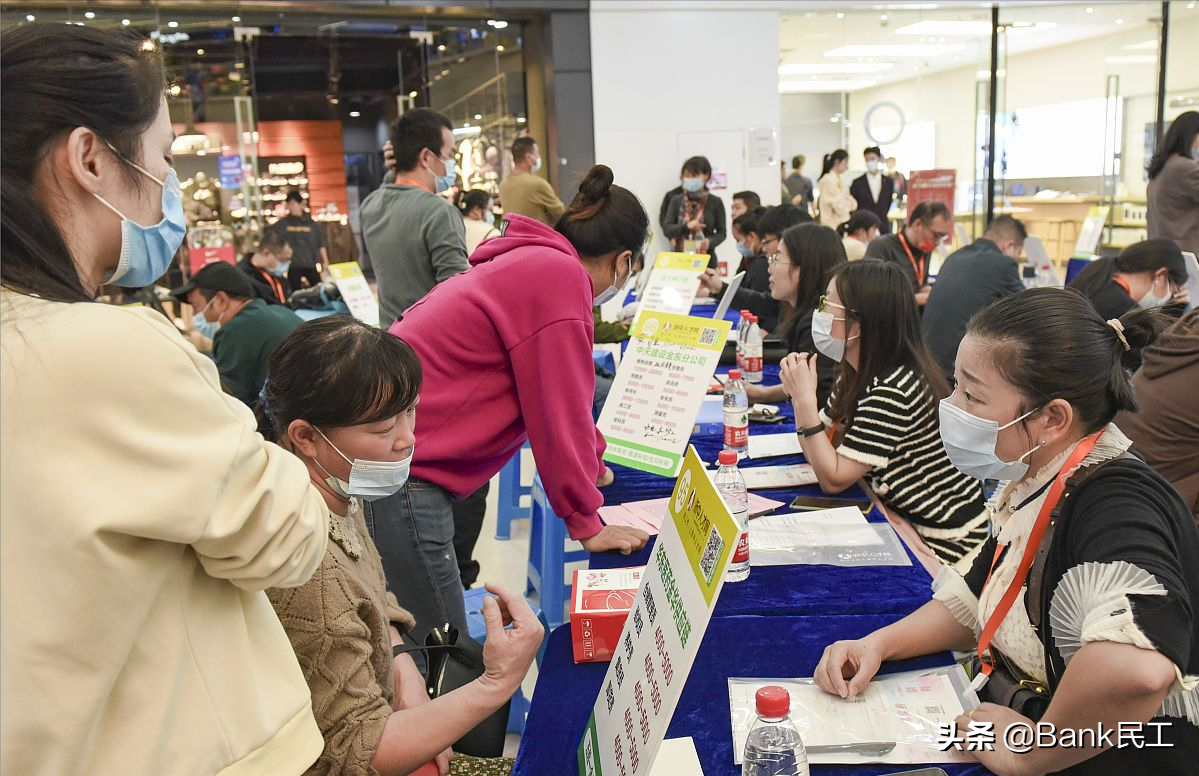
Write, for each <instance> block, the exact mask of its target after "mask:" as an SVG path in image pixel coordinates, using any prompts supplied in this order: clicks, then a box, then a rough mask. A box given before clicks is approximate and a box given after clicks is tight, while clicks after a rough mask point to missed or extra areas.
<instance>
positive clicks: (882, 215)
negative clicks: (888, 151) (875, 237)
mask: <svg viewBox="0 0 1199 776" xmlns="http://www.w3.org/2000/svg"><path fill="white" fill-rule="evenodd" d="M862 155H863V156H865V157H866V174H865V175H859V176H858V177H857V178H854V181H853V183H851V184H849V195H850V196H851V197H853V198H854V199H855V200H857V203H858V210H869V211H870V212H871V213H874V214H875V215H876V216H878V220H879V221H882V226H880V227H879V231H880V232H882V233H883V234H890V233H891V222H890V221H888V220H887V213H889V212H890V211H891V200H892V199H894V198H895V182H894V181H892V180H891V178H890V177H888V176H886V175H884V174H883V168H882V160H883V152H882V151H880V150H879V149H878V146H871V147H869V148H867V149H866V150H865V151H864V152H862Z"/></svg>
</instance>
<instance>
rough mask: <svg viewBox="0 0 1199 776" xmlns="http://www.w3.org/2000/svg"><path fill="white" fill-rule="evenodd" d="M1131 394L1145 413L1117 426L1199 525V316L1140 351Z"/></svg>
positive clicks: (1123, 418) (1122, 418)
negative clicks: (1180, 497) (1172, 489)
mask: <svg viewBox="0 0 1199 776" xmlns="http://www.w3.org/2000/svg"><path fill="white" fill-rule="evenodd" d="M1132 388H1133V391H1134V392H1135V394H1136V397H1137V404H1138V405H1140V408H1139V409H1138V410H1137V411H1136V412H1128V411H1121V412H1120V414H1119V415H1117V416H1116V425H1117V426H1119V427H1120V430H1121V431H1123V432H1124V433H1125V434H1127V435H1128V438H1129V439H1131V440H1132V444H1133V447H1134V449H1135V451H1136V452H1137V454H1139V455H1140V456H1142V457H1143V458H1144V459H1145V462H1146V463H1148V464H1149V465H1150V466H1152V467H1153V468H1154V469H1156V470H1157V472H1158V473H1159V474H1161V475H1162V476H1163V477H1165V478H1166V479H1167V480H1168V481H1169V482H1170V484H1171V485H1173V486H1174V489H1175V490H1177V491H1178V494H1179V495H1180V496H1182V500H1183V501H1184V502H1186V503H1187V504H1188V505H1189V506H1190V508H1191V513H1192V514H1194V515H1195V518H1196V519H1197V520H1199V455H1196V454H1195V453H1196V451H1199V394H1197V393H1196V388H1199V310H1191V311H1190V312H1189V313H1187V314H1186V315H1184V316H1183V317H1182V320H1180V321H1178V322H1177V323H1175V324H1174V325H1173V326H1171V327H1170V328H1169V329H1167V330H1166V331H1164V332H1162V335H1161V336H1160V337H1158V339H1157V341H1156V342H1154V343H1153V344H1152V345H1150V346H1149V347H1147V348H1145V349H1144V350H1142V351H1141V368H1140V369H1139V370H1137V373H1136V374H1134V375H1133V376H1132Z"/></svg>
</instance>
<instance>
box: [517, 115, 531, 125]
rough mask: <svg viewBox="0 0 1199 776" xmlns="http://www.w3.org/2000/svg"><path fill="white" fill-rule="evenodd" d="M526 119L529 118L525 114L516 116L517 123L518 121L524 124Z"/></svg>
mask: <svg viewBox="0 0 1199 776" xmlns="http://www.w3.org/2000/svg"><path fill="white" fill-rule="evenodd" d="M526 121H528V119H526V118H525V117H524V116H517V117H516V123H517V124H524V123H525V122H526Z"/></svg>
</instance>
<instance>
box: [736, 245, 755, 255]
mask: <svg viewBox="0 0 1199 776" xmlns="http://www.w3.org/2000/svg"><path fill="white" fill-rule="evenodd" d="M737 253H740V254H741V258H743V259H752V258H753V257H754V252H753V249H752V248H750V247H749V246H748V245H742V244H741V243H737Z"/></svg>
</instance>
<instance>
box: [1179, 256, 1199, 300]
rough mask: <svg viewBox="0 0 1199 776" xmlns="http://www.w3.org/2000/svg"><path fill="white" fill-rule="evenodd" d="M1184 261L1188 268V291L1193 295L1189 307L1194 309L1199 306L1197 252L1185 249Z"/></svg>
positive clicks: (1198, 264)
mask: <svg viewBox="0 0 1199 776" xmlns="http://www.w3.org/2000/svg"><path fill="white" fill-rule="evenodd" d="M1182 262H1183V264H1185V265H1186V268H1187V293H1188V294H1189V295H1190V297H1191V303H1190V304H1189V305H1188V306H1187V309H1188V310H1193V309H1195V308H1196V307H1199V261H1196V260H1195V254H1193V253H1191V252H1190V251H1183V252H1182Z"/></svg>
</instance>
